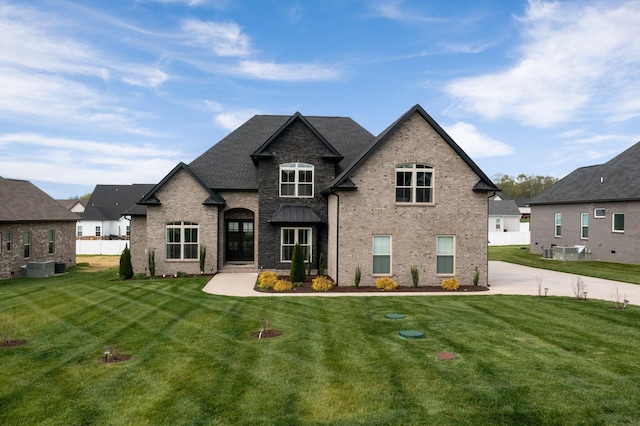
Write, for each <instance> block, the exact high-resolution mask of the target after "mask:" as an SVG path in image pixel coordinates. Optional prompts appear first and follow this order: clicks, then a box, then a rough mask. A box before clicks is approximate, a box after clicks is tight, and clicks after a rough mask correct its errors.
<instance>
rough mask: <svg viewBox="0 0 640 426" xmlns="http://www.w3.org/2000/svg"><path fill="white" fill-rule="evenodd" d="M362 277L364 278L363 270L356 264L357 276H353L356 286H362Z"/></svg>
mask: <svg viewBox="0 0 640 426" xmlns="http://www.w3.org/2000/svg"><path fill="white" fill-rule="evenodd" d="M360 278H362V271H360V267H359V266H356V276H355V277H354V278H353V283H354V284H355V285H356V287H359V286H360Z"/></svg>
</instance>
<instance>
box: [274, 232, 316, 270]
mask: <svg viewBox="0 0 640 426" xmlns="http://www.w3.org/2000/svg"><path fill="white" fill-rule="evenodd" d="M285 230H294V237H293V239H294V241H293V244H287V247H289V246H295V245H296V243H297V242H298V231H300V230H307V231H309V244H300V245H301V246H304V247H306V246H308V247H309V259H312V260H313V228H311V227H309V226H298V227H295V226H291V227H282V228H280V263H291V260H285V259H284V253H283V251H284V250H283V249H284V247H285V245H284V243H283V241H284V238H283V234H284V231H285ZM309 259H305V260H304V263H308V262H309Z"/></svg>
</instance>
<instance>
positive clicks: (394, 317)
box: [384, 314, 406, 319]
mask: <svg viewBox="0 0 640 426" xmlns="http://www.w3.org/2000/svg"><path fill="white" fill-rule="evenodd" d="M384 317H385V318H390V319H400V318H404V317H406V315H405V314H386V315H385V316H384Z"/></svg>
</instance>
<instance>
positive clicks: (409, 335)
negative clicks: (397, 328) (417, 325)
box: [398, 330, 424, 339]
mask: <svg viewBox="0 0 640 426" xmlns="http://www.w3.org/2000/svg"><path fill="white" fill-rule="evenodd" d="M398 334H399V335H400V337H402V338H403V339H422V338H423V337H424V333H423V332H422V331H418V330H402V331H401V332H399V333H398Z"/></svg>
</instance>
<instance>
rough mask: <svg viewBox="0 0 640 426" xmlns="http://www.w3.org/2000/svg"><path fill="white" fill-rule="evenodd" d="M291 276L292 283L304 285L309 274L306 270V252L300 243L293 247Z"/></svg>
mask: <svg viewBox="0 0 640 426" xmlns="http://www.w3.org/2000/svg"><path fill="white" fill-rule="evenodd" d="M290 275H291V282H292V283H303V282H305V281H306V279H307V273H306V272H305V270H304V250H302V246H301V245H300V244H299V243H296V245H295V246H293V253H292V254H291V273H290Z"/></svg>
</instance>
